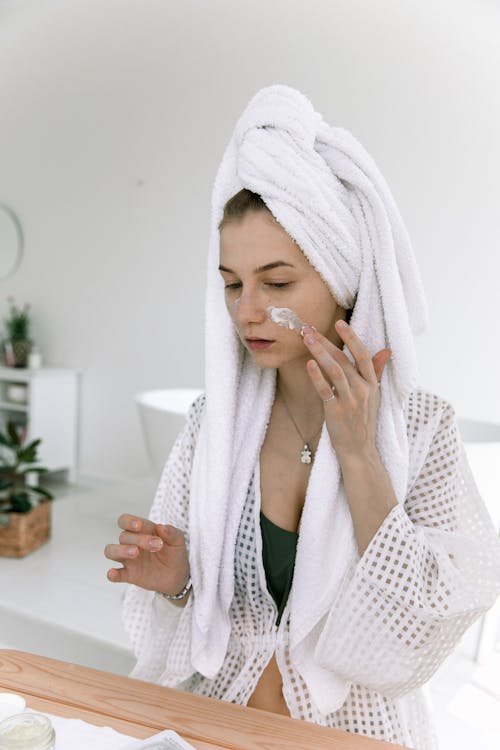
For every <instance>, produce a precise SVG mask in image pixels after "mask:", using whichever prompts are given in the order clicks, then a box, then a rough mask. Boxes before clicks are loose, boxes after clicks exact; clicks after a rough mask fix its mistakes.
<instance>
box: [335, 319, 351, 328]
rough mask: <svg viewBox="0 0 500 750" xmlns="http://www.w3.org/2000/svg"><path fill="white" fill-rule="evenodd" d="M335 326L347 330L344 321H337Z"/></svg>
mask: <svg viewBox="0 0 500 750" xmlns="http://www.w3.org/2000/svg"><path fill="white" fill-rule="evenodd" d="M337 326H338V327H339V328H349V326H348V325H347V323H346V322H345V320H337Z"/></svg>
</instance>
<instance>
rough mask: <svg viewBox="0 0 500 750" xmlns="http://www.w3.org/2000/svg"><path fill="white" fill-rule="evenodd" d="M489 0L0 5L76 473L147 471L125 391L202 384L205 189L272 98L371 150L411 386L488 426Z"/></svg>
mask: <svg viewBox="0 0 500 750" xmlns="http://www.w3.org/2000/svg"><path fill="white" fill-rule="evenodd" d="M499 20H500V10H499V5H498V3H495V2H493V1H490V2H488V1H487V0H468V1H467V2H466V1H465V0H441V1H440V2H436V0H424V1H422V0H379V2H373V0H301V1H295V2H292V1H291V0H252V2H251V3H249V2H238V1H237V0H236V1H235V0H212V1H211V2H204V1H203V0H197V1H196V0H170V1H167V0H66V1H65V2H61V1H59V2H57V1H56V0H37V1H36V2H35V1H34V0H33V1H32V2H23V1H22V0H15V1H14V0H12V2H0V71H1V73H0V136H1V137H0V201H3V202H5V203H7V204H9V205H10V206H11V207H12V208H14V209H15V210H16V211H17V213H18V215H19V217H20V219H21V221H22V223H23V227H24V231H25V235H26V255H25V259H24V261H23V263H22V266H21V267H20V269H19V270H18V272H17V273H16V275H15V276H14V277H12V278H11V279H8V280H6V281H1V282H0V314H3V313H5V312H6V304H5V297H6V296H7V295H8V294H13V295H14V296H15V297H16V299H17V300H18V301H19V302H24V301H30V302H31V303H32V305H33V316H34V330H33V333H34V336H35V338H36V340H37V342H38V343H39V344H40V346H41V348H42V350H43V353H44V356H45V359H46V361H47V362H49V363H50V364H54V365H57V364H60V365H67V366H76V367H81V368H82V369H83V371H84V375H83V381H82V382H83V389H82V400H81V414H82V423H81V446H80V459H81V469H82V471H83V472H84V473H86V474H96V475H107V476H139V475H141V474H144V473H146V471H147V461H146V454H145V452H144V449H143V445H142V439H141V434H140V429H139V422H138V419H137V414H136V410H135V406H134V403H133V396H134V394H135V393H136V392H138V391H140V390H142V389H145V388H150V387H162V386H174V385H187V386H198V385H200V384H202V381H203V352H202V348H203V333H202V332H203V294H204V273H205V254H206V249H207V240H208V225H209V224H208V222H209V202H210V191H211V185H212V181H213V178H214V175H215V171H216V168H217V165H218V162H219V160H220V157H221V156H222V152H223V149H224V147H225V145H226V143H227V141H228V139H229V137H230V134H231V131H232V128H233V126H234V123H235V121H236V118H237V117H238V115H239V113H240V112H241V110H242V108H243V107H244V106H245V104H246V103H247V101H248V99H249V98H250V97H251V96H252V95H253V94H254V93H255V92H256V91H257V90H258V89H259V88H260V87H261V86H264V85H269V84H271V83H287V84H289V85H292V86H295V87H297V88H299V89H301V90H302V91H303V92H304V93H305V94H307V95H308V96H309V97H310V99H311V100H312V102H313V103H314V105H315V107H316V108H317V109H318V110H319V111H320V112H321V113H322V114H323V115H324V117H325V119H326V120H327V121H328V122H330V123H332V124H336V125H342V126H344V127H347V128H349V129H350V130H351V131H352V132H353V133H354V134H355V135H356V136H357V137H358V138H359V140H361V141H362V142H363V143H364V145H365V146H366V147H367V148H368V150H369V151H370V152H371V153H372V154H373V156H374V157H375V159H376V161H377V162H378V164H379V166H380V167H381V169H382V171H383V172H384V174H385V175H386V177H387V179H388V181H389V183H390V184H391V186H392V188H393V192H394V194H395V196H396V199H397V201H398V203H399V205H400V208H401V210H402V213H403V216H404V217H405V219H406V221H407V225H408V228H409V230H410V234H411V236H412V238H413V242H414V247H415V252H416V255H417V257H418V260H419V263H420V266H421V269H422V274H423V277H424V283H425V285H426V288H427V292H428V296H429V303H430V309H431V316H432V327H431V330H430V331H429V333H427V334H425V335H424V337H422V339H421V340H420V342H419V353H420V358H421V370H422V382H423V384H424V385H426V386H427V387H429V388H431V389H433V390H435V391H436V392H439V393H441V394H442V395H444V396H445V397H447V398H449V399H450V400H451V401H452V403H453V404H454V405H455V408H456V410H457V412H458V413H459V414H460V415H461V416H468V417H477V418H486V419H493V420H497V421H500V400H499V399H498V397H497V383H498V373H499V371H500V368H499V364H500V362H499V360H500V356H499V353H498V344H497V342H498V333H497V326H498V322H499V317H500V316H499V315H498V297H499V292H500V288H499V283H498V279H499V277H500V253H499V252H498V250H499V244H500V218H499V217H500V211H499V210H498V204H499V197H500V196H499V192H500V190H499V179H498V174H499V173H500V142H499V139H498V130H499V126H500V116H499V115H500V102H499V91H500V80H499V79H500V48H499V47H500V45H498V38H497V36H498V34H497V32H498V22H499Z"/></svg>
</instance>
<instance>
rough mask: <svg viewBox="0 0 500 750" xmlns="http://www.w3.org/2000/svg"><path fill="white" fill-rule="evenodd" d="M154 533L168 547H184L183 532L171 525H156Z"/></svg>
mask: <svg viewBox="0 0 500 750" xmlns="http://www.w3.org/2000/svg"><path fill="white" fill-rule="evenodd" d="M155 533H156V534H157V535H158V536H159V537H160V539H162V540H163V541H164V542H165V543H166V544H168V546H169V547H184V546H185V545H186V538H185V536H184V532H182V531H181V530H180V529H178V528H177V527H176V526H172V525H171V524H161V523H156V524H155Z"/></svg>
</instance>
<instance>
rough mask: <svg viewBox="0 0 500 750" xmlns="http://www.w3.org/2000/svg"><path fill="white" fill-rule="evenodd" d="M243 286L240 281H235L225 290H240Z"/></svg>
mask: <svg viewBox="0 0 500 750" xmlns="http://www.w3.org/2000/svg"><path fill="white" fill-rule="evenodd" d="M240 286H241V282H240V281H234V282H233V283H232V284H226V285H225V286H224V289H239V288H240Z"/></svg>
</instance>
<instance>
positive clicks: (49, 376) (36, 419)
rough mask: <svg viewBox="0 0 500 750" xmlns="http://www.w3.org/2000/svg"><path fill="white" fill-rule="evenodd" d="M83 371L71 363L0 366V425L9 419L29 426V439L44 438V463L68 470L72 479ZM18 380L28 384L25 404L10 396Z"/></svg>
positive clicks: (41, 449)
mask: <svg viewBox="0 0 500 750" xmlns="http://www.w3.org/2000/svg"><path fill="white" fill-rule="evenodd" d="M79 375H80V370H75V369H72V368H68V367H41V368H39V369H36V370H35V369H29V368H25V367H0V429H1V430H2V431H4V430H5V429H6V426H7V422H8V421H9V420H12V421H13V422H15V423H16V425H20V426H21V427H24V426H27V428H28V429H27V435H26V440H27V441H30V440H36V439H38V438H40V439H41V443H40V447H39V451H38V453H39V462H40V464H41V465H42V466H45V467H46V468H47V469H48V470H49V471H61V470H65V471H67V473H68V478H69V479H70V480H71V481H74V479H75V477H76V464H77V439H78V387H79ZM14 383H16V384H19V383H22V384H25V385H26V403H25V404H19V403H15V402H12V401H9V400H8V399H7V389H8V386H9V385H10V384H14Z"/></svg>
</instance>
